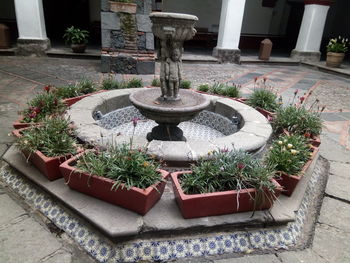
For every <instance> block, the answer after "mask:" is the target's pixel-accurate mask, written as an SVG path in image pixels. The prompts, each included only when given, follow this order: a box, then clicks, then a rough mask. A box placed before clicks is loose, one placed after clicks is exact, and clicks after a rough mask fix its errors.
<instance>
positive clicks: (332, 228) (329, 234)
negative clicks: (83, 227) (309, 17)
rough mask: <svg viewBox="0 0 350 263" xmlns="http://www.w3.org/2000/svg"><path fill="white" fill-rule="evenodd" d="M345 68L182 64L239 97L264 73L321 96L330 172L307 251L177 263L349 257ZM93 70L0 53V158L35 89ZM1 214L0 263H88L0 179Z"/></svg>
mask: <svg viewBox="0 0 350 263" xmlns="http://www.w3.org/2000/svg"><path fill="white" fill-rule="evenodd" d="M319 66H320V68H321V69H322V68H323V67H324V66H323V65H322V64H320V65H319ZM349 68H350V67H345V68H342V69H340V70H339V71H338V73H341V74H343V75H339V74H335V73H324V72H322V71H318V70H316V69H315V68H314V67H313V65H304V66H298V65H295V66H288V65H286V66H282V65H272V64H271V65H270V64H268V65H265V64H264V65H262V64H243V65H232V64H203V63H200V64H196V63H191V64H184V66H183V70H184V79H187V80H190V81H191V82H192V85H193V87H197V86H198V85H200V84H203V83H214V82H231V83H232V82H233V83H236V84H240V85H241V86H242V87H241V92H242V94H243V96H247V95H249V94H250V93H251V92H252V90H253V89H254V87H255V85H256V83H255V78H258V79H264V78H265V79H267V83H268V85H270V86H272V87H273V88H274V89H275V90H276V92H278V93H279V94H280V95H282V97H283V101H284V102H285V103H290V102H291V101H292V98H293V96H294V92H295V91H296V90H298V95H299V96H305V97H306V98H307V99H306V106H307V107H308V105H311V104H312V103H313V102H314V101H315V100H319V104H320V105H321V106H323V105H325V106H326V110H325V111H324V112H323V113H322V114H321V117H322V119H323V120H324V122H323V132H322V136H321V139H322V144H321V151H320V152H321V155H322V156H323V157H324V158H326V159H327V160H328V161H329V162H330V175H329V179H328V184H327V186H326V192H325V195H324V199H323V203H322V207H321V208H320V214H319V216H318V219H317V223H316V225H315V229H314V233H313V234H312V239H311V240H312V242H310V244H309V245H308V246H307V248H306V249H300V250H295V251H280V250H278V251H275V253H271V254H263V255H248V254H250V252H249V251H248V252H247V253H246V254H247V255H244V256H243V257H239V258H225V256H223V257H221V258H220V257H219V258H212V257H202V258H196V259H192V260H185V259H182V260H178V262H217V263H228V262H243V263H244V262H350V251H349V249H348V248H349V245H350V238H349V236H350V227H349V224H348V222H349V220H350V70H349ZM99 71H100V61H99V60H77V59H62V58H60V59H58V58H32V57H6V56H2V57H0V120H1V124H0V125H1V126H0V127H1V129H0V156H2V155H3V154H4V153H5V152H6V151H7V149H8V148H9V146H10V145H11V144H12V143H13V138H12V137H10V136H8V134H9V133H10V132H11V130H12V122H14V121H15V120H16V119H17V117H18V115H17V112H18V111H19V110H20V109H23V108H24V107H25V105H26V102H27V101H28V100H29V99H30V98H31V97H32V96H33V95H34V94H35V93H36V92H39V91H40V90H41V89H42V88H43V86H45V85H47V84H51V85H56V86H60V85H65V84H67V83H70V82H74V81H77V80H80V79H81V78H83V77H85V78H89V79H91V80H94V81H96V82H101V81H102V79H103V78H104V77H107V76H105V75H103V74H102V73H100V72H99ZM157 71H158V72H159V65H157ZM156 74H157V72H156ZM346 74H348V76H346ZM116 77H117V78H119V79H128V78H132V77H135V76H131V75H117V76H116ZM139 77H142V78H143V79H144V81H145V83H146V84H147V83H148V84H149V83H150V82H151V81H152V79H153V78H154V76H153V75H147V76H139ZM0 211H1V218H0V262H6V263H9V262H50V263H51V262H52V263H53V262H57V263H58V262H62V263H66V262H67V263H69V262H76V263H77V262H94V260H93V259H92V258H91V257H90V256H89V255H88V254H87V253H85V252H84V251H83V250H81V249H80V248H79V246H78V245H77V244H75V243H74V242H73V241H72V239H70V237H69V236H68V235H66V234H65V233H64V232H62V231H59V230H58V229H57V228H55V226H54V225H53V224H52V223H51V222H50V221H49V220H48V219H47V218H46V217H45V216H43V215H42V214H41V213H40V212H39V211H37V210H36V209H33V208H32V207H31V206H28V204H26V202H24V200H23V199H22V198H20V197H19V196H18V195H16V193H14V192H12V191H11V190H10V189H9V188H8V187H7V186H6V184H5V183H4V182H2V181H1V180H0ZM231 256H232V255H231ZM240 256H242V255H240ZM226 257H227V256H226Z"/></svg>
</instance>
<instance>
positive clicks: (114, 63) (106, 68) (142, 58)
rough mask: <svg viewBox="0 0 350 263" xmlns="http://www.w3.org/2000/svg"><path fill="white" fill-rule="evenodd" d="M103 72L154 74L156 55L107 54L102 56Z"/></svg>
mask: <svg viewBox="0 0 350 263" xmlns="http://www.w3.org/2000/svg"><path fill="white" fill-rule="evenodd" d="M101 72H102V73H119V74H142V75H146V74H154V72H155V58H154V53H153V52H151V53H130V52H106V51H102V54H101Z"/></svg>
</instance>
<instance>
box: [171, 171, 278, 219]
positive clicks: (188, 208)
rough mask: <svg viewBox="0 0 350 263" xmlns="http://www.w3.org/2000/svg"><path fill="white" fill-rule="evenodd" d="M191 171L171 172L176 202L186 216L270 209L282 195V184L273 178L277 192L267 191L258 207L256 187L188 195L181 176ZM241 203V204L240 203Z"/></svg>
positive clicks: (194, 216)
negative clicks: (255, 201)
mask: <svg viewBox="0 0 350 263" xmlns="http://www.w3.org/2000/svg"><path fill="white" fill-rule="evenodd" d="M185 173H191V172H190V171H183V172H175V173H172V174H171V180H172V181H173V189H174V194H175V199H176V202H177V204H178V206H179V208H180V211H181V213H182V216H183V217H184V218H196V217H204V216H215V215H224V214H232V213H238V212H247V211H254V209H255V210H264V209H269V208H270V207H271V206H272V205H273V201H274V200H275V199H276V198H277V197H278V196H279V195H280V193H281V190H282V188H281V186H280V185H279V184H278V183H277V182H276V181H275V180H273V179H272V181H273V183H274V184H275V185H276V190H275V194H272V193H271V192H269V191H267V190H266V191H265V193H266V195H267V197H268V198H266V199H265V200H264V202H263V203H262V204H260V205H259V206H258V207H254V200H253V199H252V198H254V197H255V195H256V193H257V191H256V189H255V188H249V189H242V190H241V191H236V190H231V191H224V192H216V193H207V194H193V195H187V194H185V193H184V192H183V191H182V188H181V185H180V182H179V177H181V175H182V174H185ZM238 204H239V205H238Z"/></svg>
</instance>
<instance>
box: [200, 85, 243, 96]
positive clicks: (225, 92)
mask: <svg viewBox="0 0 350 263" xmlns="http://www.w3.org/2000/svg"><path fill="white" fill-rule="evenodd" d="M240 88H241V87H240V85H236V84H234V83H233V84H232V85H229V84H227V83H218V82H215V83H214V84H213V85H211V86H209V85H208V84H202V85H200V86H199V87H198V90H197V91H198V92H199V93H204V94H211V95H218V96H222V97H229V98H233V99H236V100H239V99H237V98H238V97H239V96H240V93H239V90H240Z"/></svg>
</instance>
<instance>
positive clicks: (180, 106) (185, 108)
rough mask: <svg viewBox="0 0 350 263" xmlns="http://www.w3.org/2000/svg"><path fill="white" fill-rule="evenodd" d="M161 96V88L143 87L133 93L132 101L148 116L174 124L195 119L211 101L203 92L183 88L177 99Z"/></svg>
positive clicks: (159, 121)
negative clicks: (161, 98) (167, 98)
mask: <svg viewBox="0 0 350 263" xmlns="http://www.w3.org/2000/svg"><path fill="white" fill-rule="evenodd" d="M160 96H161V91H160V88H151V89H142V90H139V91H137V92H134V93H132V94H131V95H130V101H131V103H132V104H134V105H135V107H136V108H137V109H138V110H139V111H140V112H141V114H142V115H144V116H146V117H147V118H149V119H151V120H155V121H156V122H158V123H174V124H178V123H180V122H183V121H187V120H191V119H193V118H194V117H195V116H196V115H197V114H198V113H199V112H200V111H202V110H203V109H205V108H206V107H208V105H209V103H210V101H209V99H208V98H206V97H205V96H203V95H202V94H199V93H196V92H194V91H190V90H183V89H180V91H179V97H180V99H179V100H176V101H165V100H164V101H162V100H158V98H159V97H160Z"/></svg>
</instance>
